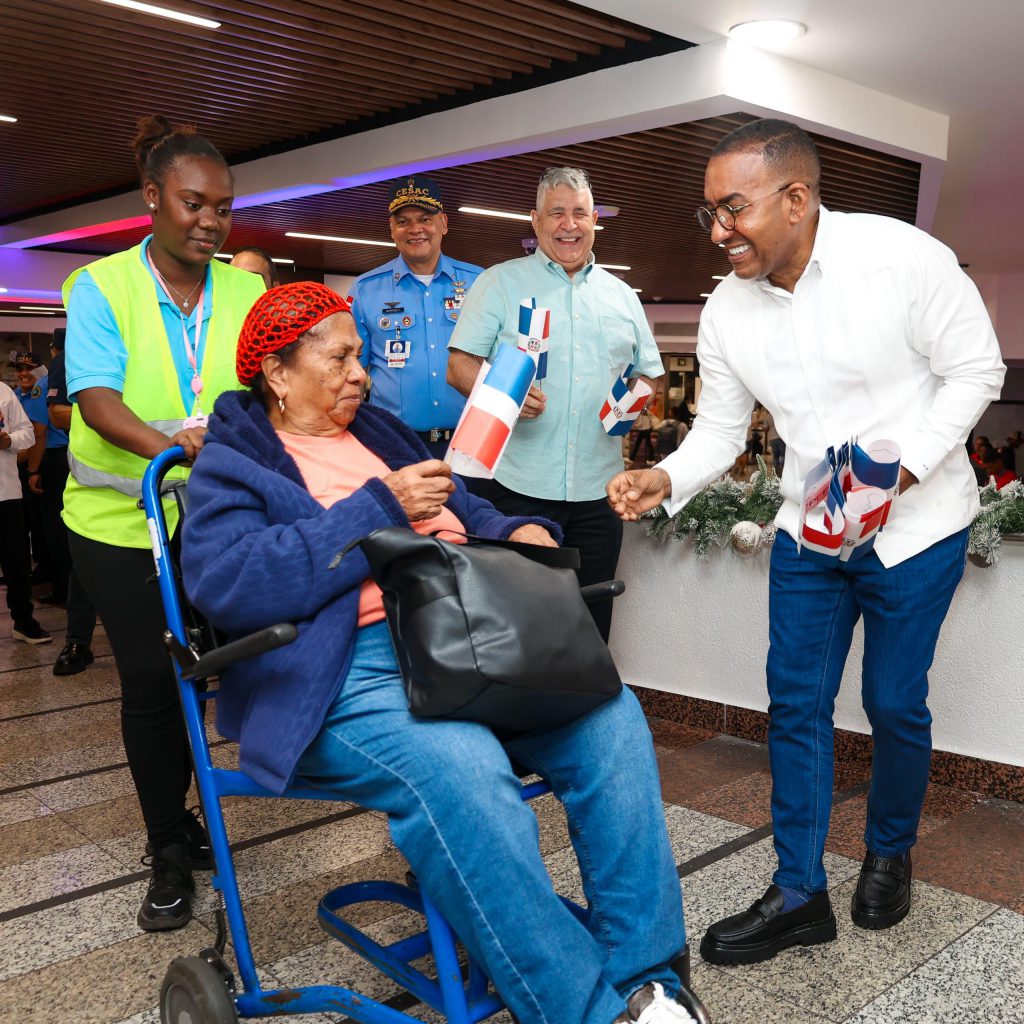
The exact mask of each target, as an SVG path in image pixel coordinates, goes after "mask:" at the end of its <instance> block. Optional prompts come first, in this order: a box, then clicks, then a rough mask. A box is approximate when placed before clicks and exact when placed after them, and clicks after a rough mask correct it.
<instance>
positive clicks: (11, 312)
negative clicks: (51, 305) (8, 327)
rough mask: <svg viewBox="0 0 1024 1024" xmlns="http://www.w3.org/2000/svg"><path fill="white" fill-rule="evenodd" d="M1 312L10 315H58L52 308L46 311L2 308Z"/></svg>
mask: <svg viewBox="0 0 1024 1024" xmlns="http://www.w3.org/2000/svg"><path fill="white" fill-rule="evenodd" d="M0 313H6V314H7V315H8V316H56V315H57V314H56V313H54V312H53V311H52V310H51V311H48V312H46V313H43V312H33V311H32V310H28V309H0Z"/></svg>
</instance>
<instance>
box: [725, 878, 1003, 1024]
mask: <svg viewBox="0 0 1024 1024" xmlns="http://www.w3.org/2000/svg"><path fill="white" fill-rule="evenodd" d="M848 863H849V862H848ZM853 866H855V865H853ZM855 888H856V879H855V878H848V879H847V880H846V881H844V882H842V883H841V884H839V885H837V886H835V887H834V888H833V889H832V890H831V896H832V906H833V909H834V910H835V914H836V921H837V924H838V928H839V937H838V938H837V940H836V941H835V942H830V943H826V944H824V945H821V946H812V947H808V948H802V947H798V948H795V949H792V950H787V951H786V952H785V953H784V954H780V955H779V956H777V957H775V958H774V959H773V960H769V961H766V962H765V963H761V964H752V965H749V966H746V967H742V968H737V969H736V973H742V974H743V976H744V980H749V981H750V982H751V983H753V984H755V985H757V986H759V987H760V988H763V989H764V990H765V991H767V992H768V993H769V994H771V995H773V996H775V997H776V998H778V999H784V1000H788V1001H790V1002H794V1003H796V1004H797V1005H799V1006H801V1007H803V1008H804V1009H806V1010H810V1011H811V1012H814V1013H819V1014H821V1015H822V1016H824V1017H828V1018H830V1019H831V1020H835V1021H845V1020H846V1018H847V1017H849V1016H851V1015H852V1014H854V1013H856V1012H857V1011H858V1010H860V1009H861V1008H862V1007H863V1006H864V1005H865V1004H866V1003H868V1002H870V1001H871V1000H872V999H874V998H875V997H877V996H878V995H881V994H882V993H883V992H885V991H886V989H888V988H890V987H891V986H892V985H894V984H896V983H897V982H898V981H899V980H900V979H901V978H903V977H905V976H906V975H907V974H909V973H910V972H911V971H913V970H915V969H916V968H918V967H920V966H921V964H923V963H925V962H926V961H927V960H929V959H931V958H932V957H933V956H935V954H936V953H938V952H940V951H941V950H942V949H944V948H945V947H946V946H947V945H949V943H950V942H952V941H953V940H955V939H957V938H959V937H960V936H961V935H963V934H964V933H966V932H967V931H969V930H970V929H971V928H972V927H973V926H974V925H976V924H977V923H978V922H979V921H981V920H983V919H984V918H985V917H987V916H988V915H989V914H991V913H992V910H993V909H994V908H993V906H992V904H990V903H984V902H982V901H981V900H975V899H972V898H971V897H969V896H961V895H958V894H956V893H951V892H949V891H948V890H945V889H939V888H937V887H936V886H932V885H927V884H924V883H915V884H914V907H913V909H912V911H911V914H910V916H909V917H907V918H906V919H905V920H904V921H901V922H900V924H898V925H896V926H895V927H893V928H889V929H886V930H885V931H867V930H865V929H863V928H857V927H855V926H854V924H853V922H852V921H851V920H850V915H849V905H850V899H851V897H852V895H853V891H854V889H855Z"/></svg>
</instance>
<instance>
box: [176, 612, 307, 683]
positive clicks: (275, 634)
mask: <svg viewBox="0 0 1024 1024" xmlns="http://www.w3.org/2000/svg"><path fill="white" fill-rule="evenodd" d="M298 635H299V631H298V630H297V629H296V628H295V627H294V626H293V625H292V624H291V623H290V622H279V623H278V624H277V625H276V626H268V627H267V628H266V629H261V630H260V631H259V632H258V633H250V634H249V636H243V637H242V638H241V639H240V640H232V641H231V643H229V644H225V645H224V646H223V647H217V648H215V649H214V650H212V651H210V652H209V653H208V654H204V655H203V656H202V657H201V658H200V659H199V660H198V661H197V662H196V663H195V664H194V665H192V666H191V668H189V669H188V671H187V672H182V674H181V675H182V678H183V679H205V678H207V677H209V676H216V675H220V673H221V672H223V671H224V669H226V668H227V667H228V666H229V665H233V664H234V663H235V662H236V661H243V660H244V659H245V658H255V657H256V655H257V654H266V653H267V651H273V650H275V649H276V648H278V647H284V645H285V644H290V643H291V642H292V641H293V640H294V639H295V638H296V637H297V636H298Z"/></svg>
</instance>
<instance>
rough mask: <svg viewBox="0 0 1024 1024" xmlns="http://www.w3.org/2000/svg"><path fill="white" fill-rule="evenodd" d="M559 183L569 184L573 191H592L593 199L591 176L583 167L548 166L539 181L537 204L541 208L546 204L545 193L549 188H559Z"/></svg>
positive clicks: (537, 207) (591, 196)
mask: <svg viewBox="0 0 1024 1024" xmlns="http://www.w3.org/2000/svg"><path fill="white" fill-rule="evenodd" d="M559 185H568V186H569V188H571V189H572V190H573V192H583V191H584V190H586V191H587V192H589V193H590V199H591V201H593V199H594V192H593V190H592V189H591V187H590V176H589V175H588V174H587V172H586V171H585V170H583V168H582V167H548V168H547V169H546V170H545V171H544V173H543V174H542V175H541V176H540V181H538V182H537V206H536V207H535V209H538V210H539V209H540V208H541V207H542V206H543V204H544V193H545V192H547V191H548V190H549V189H553V188H557V187H558V186H559Z"/></svg>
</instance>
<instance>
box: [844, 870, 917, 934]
mask: <svg viewBox="0 0 1024 1024" xmlns="http://www.w3.org/2000/svg"><path fill="white" fill-rule="evenodd" d="M912 875H913V867H912V865H911V863H910V854H909V853H908V854H907V860H906V863H904V862H903V861H902V860H901V859H900V858H899V857H876V856H875V854H873V853H872V852H871V851H870V850H869V851H868V855H867V856H866V857H865V858H864V863H863V865H862V866H861V869H860V878H858V879H857V889H856V891H855V892H854V894H853V900H852V901H851V903H850V916H851V917H852V918H853V923H854V924H855V925H857V927H858V928H871V929H875V930H877V929H879V928H891V927H892V926H893V925H894V924H896V923H897V922H899V921H902V920H903V918H905V917H906V916H907V914H908V913H910V882H911V877H912Z"/></svg>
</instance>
